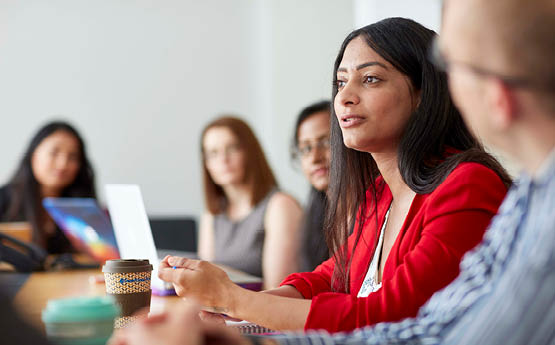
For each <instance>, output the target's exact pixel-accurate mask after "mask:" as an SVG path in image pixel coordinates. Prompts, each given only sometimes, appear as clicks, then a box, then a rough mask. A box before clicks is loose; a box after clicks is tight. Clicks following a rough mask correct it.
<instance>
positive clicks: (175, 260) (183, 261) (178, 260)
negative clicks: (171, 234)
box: [168, 256, 198, 269]
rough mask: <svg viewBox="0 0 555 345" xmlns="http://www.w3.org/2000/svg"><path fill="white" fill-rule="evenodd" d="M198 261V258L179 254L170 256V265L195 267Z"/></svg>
mask: <svg viewBox="0 0 555 345" xmlns="http://www.w3.org/2000/svg"><path fill="white" fill-rule="evenodd" d="M197 261H198V260H192V259H187V258H182V257H179V256H170V257H169V258H168V264H170V266H176V267H183V268H190V269H193V268H195V267H196V265H197Z"/></svg>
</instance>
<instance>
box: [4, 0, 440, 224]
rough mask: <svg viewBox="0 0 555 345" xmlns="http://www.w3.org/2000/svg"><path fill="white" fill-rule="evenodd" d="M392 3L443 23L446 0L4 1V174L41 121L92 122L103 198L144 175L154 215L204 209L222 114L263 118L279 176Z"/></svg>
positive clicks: (83, 125)
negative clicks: (308, 110) (205, 149)
mask: <svg viewBox="0 0 555 345" xmlns="http://www.w3.org/2000/svg"><path fill="white" fill-rule="evenodd" d="M389 16H404V17H410V18H413V19H416V20H417V21H419V22H421V23H422V24H424V25H426V26H428V27H430V28H432V29H435V30H437V29H438V28H439V18H440V1H439V0H437V1H436V0H421V1H411V0H389V1H375V0H342V1H337V0H203V1H192V0H156V1H154V0H49V1H42V0H26V1H16V0H13V1H12V0H0V118H1V119H2V121H1V124H0V128H1V132H0V133H1V134H0V184H3V183H5V182H7V180H8V179H9V178H10V176H11V174H12V173H13V171H14V169H15V167H16V165H17V163H18V161H19V159H20V157H21V155H22V154H23V150H24V149H25V147H26V145H27V144H28V142H29V140H30V138H31V136H32V135H33V133H34V132H35V131H36V130H37V128H38V127H39V126H41V125H42V124H43V123H45V122H46V121H48V120H51V119H65V120H68V121H70V122H72V123H73V124H74V125H75V126H76V127H77V128H78V129H79V130H80V131H81V133H82V134H83V136H84V138H85V140H86V143H87V145H88V147H87V148H88V153H89V156H90V158H91V160H92V162H93V164H94V167H95V170H96V173H97V187H98V191H99V193H100V198H101V201H103V185H104V184H106V183H137V184H139V185H140V186H141V188H142V190H143V196H144V199H145V204H146V208H147V211H148V213H149V214H151V215H157V216H164V215H193V216H197V215H199V214H200V212H201V210H202V209H203V198H202V190H201V175H200V173H201V168H200V155H199V152H200V146H199V134H200V131H201V129H202V127H203V126H204V125H205V124H206V123H207V122H208V121H210V120H211V119H213V118H214V117H216V116H217V115H219V114H224V113H225V114H237V115H239V116H241V117H242V118H244V119H246V120H247V121H248V122H249V123H250V124H251V126H252V127H253V128H254V130H255V131H256V133H257V135H258V137H259V139H260V141H261V142H262V145H263V147H264V149H265V152H266V154H267V156H268V158H269V160H270V163H271V165H272V167H273V169H274V172H275V173H276V175H277V178H278V180H279V183H280V185H281V187H282V189H284V190H285V191H287V192H290V193H292V194H293V195H294V196H296V197H297V198H298V199H299V200H301V201H304V199H305V196H306V193H307V192H308V183H307V182H305V180H304V179H303V177H302V175H301V172H300V171H298V170H295V168H294V167H293V165H292V164H291V163H290V161H289V144H290V141H291V136H292V133H291V131H292V128H293V125H294V121H295V118H296V116H297V113H298V112H299V110H300V109H301V108H302V107H303V106H305V105H307V104H308V103H311V102H313V101H316V100H319V99H323V98H328V97H330V93H331V72H332V64H333V60H334V58H335V55H336V53H337V50H338V49H339V45H340V43H341V42H342V40H343V38H344V37H345V36H346V35H347V34H348V33H349V32H350V31H351V30H353V29H354V28H357V27H360V26H363V25H366V24H369V23H371V22H374V21H376V20H379V19H382V18H385V17H389Z"/></svg>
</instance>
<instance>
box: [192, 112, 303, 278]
mask: <svg viewBox="0 0 555 345" xmlns="http://www.w3.org/2000/svg"><path fill="white" fill-rule="evenodd" d="M201 147H202V160H203V180H204V198H205V203H206V208H207V210H206V212H205V213H204V214H203V216H202V218H201V222H200V227H199V243H198V254H199V257H200V258H201V259H203V260H208V261H214V262H216V263H220V264H225V265H227V266H230V267H233V268H236V269H239V270H242V271H244V272H247V273H249V274H252V275H254V276H258V277H263V281H264V287H265V288H272V287H276V286H277V285H278V284H279V283H280V282H281V281H282V280H283V278H284V277H286V276H287V275H288V274H290V273H293V272H297V270H298V259H297V253H298V228H299V222H300V219H301V209H300V206H299V205H298V204H297V202H296V201H295V200H294V199H293V198H292V197H291V196H289V195H287V194H285V193H283V192H280V191H279V190H278V186H277V182H276V179H275V177H274V174H273V173H272V170H271V169H270V166H269V165H268V162H267V161H266V157H265V156H264V152H263V151H262V147H261V146H260V144H259V142H258V140H257V139H256V137H255V135H254V133H253V131H252V130H251V129H250V127H249V126H248V125H247V124H246V123H245V122H244V121H243V120H241V119H238V118H235V117H221V118H218V119H216V120H214V121H212V122H210V123H209V124H208V125H207V126H206V127H205V128H204V130H203V132H202V136H201Z"/></svg>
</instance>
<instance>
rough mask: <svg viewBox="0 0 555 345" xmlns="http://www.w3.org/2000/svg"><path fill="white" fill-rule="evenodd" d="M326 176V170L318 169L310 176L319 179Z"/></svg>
mask: <svg viewBox="0 0 555 345" xmlns="http://www.w3.org/2000/svg"><path fill="white" fill-rule="evenodd" d="M327 174H328V168H318V169H315V170H313V171H312V176H316V177H320V176H325V175H327Z"/></svg>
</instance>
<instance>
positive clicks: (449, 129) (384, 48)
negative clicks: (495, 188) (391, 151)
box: [326, 18, 511, 292]
mask: <svg viewBox="0 0 555 345" xmlns="http://www.w3.org/2000/svg"><path fill="white" fill-rule="evenodd" d="M435 35H436V34H435V32H434V31H432V30H429V29H427V28H425V27H424V26H422V25H420V24H418V23H416V22H415V21H413V20H410V19H405V18H388V19H384V20H382V21H379V22H377V23H374V24H371V25H368V26H365V27H363V28H360V29H358V30H355V31H353V32H351V33H350V34H349V35H348V36H347V38H345V40H344V41H343V44H342V45H341V48H340V50H339V53H338V55H337V58H336V60H335V64H334V70H333V86H332V99H335V96H336V95H337V92H338V90H337V69H338V67H339V65H340V63H341V60H342V59H343V54H344V52H345V48H346V47H347V45H348V44H349V42H351V40H353V39H354V38H356V37H361V38H363V39H364V41H365V42H366V43H367V44H368V46H369V47H370V48H371V49H372V50H374V51H375V52H376V53H378V54H379V55H380V56H381V57H383V58H384V59H385V60H387V61H388V62H389V63H390V64H391V65H393V66H394V67H395V68H396V69H397V70H398V71H400V72H401V73H403V74H404V75H406V76H408V77H409V79H410V81H411V83H412V86H413V87H414V89H415V90H419V91H420V103H419V105H418V106H417V108H416V109H415V110H414V112H413V114H412V115H411V117H410V119H409V121H408V123H407V125H406V128H405V130H404V133H403V136H402V139H401V142H400V144H399V147H398V150H397V153H398V165H399V171H400V173H401V176H402V178H403V180H404V182H405V183H406V184H407V185H408V186H409V187H410V188H411V189H412V190H413V191H414V192H416V193H418V194H426V193H430V192H432V191H433V190H434V189H435V188H436V187H437V186H438V185H439V184H440V183H441V182H442V181H443V180H444V179H445V178H446V177H447V176H448V175H449V174H450V173H451V171H452V170H453V169H454V168H455V167H456V166H457V165H458V164H459V163H461V162H477V163H480V164H483V165H484V166H486V167H489V168H491V169H492V170H494V171H495V172H496V173H497V174H498V175H499V176H500V178H501V179H502V180H503V182H504V183H505V184H506V185H507V186H508V185H510V183H511V180H510V177H509V176H508V174H507V173H506V171H505V170H504V169H503V167H502V166H501V165H500V164H499V163H498V162H497V161H496V160H495V158H493V157H492V156H490V155H489V154H488V153H486V152H485V151H484V149H483V147H482V145H481V144H480V142H479V141H478V140H477V139H476V138H475V137H474V136H473V135H472V134H471V132H470V130H469V129H468V128H467V127H466V125H465V123H464V122H463V119H462V117H461V115H460V113H459V112H458V110H457V109H456V108H455V106H454V104H453V102H452V100H451V97H450V96H449V91H448V86H447V78H446V75H445V73H442V72H440V71H439V70H437V69H436V68H435V67H434V65H433V64H432V63H431V62H429V61H428V58H427V57H428V54H427V50H428V47H429V46H430V45H431V43H432V40H433V38H434V36H435ZM330 141H331V169H330V186H329V189H328V197H329V203H330V205H335V207H330V208H328V211H327V212H326V229H327V230H326V233H327V238H326V240H327V243H328V246H329V248H330V250H331V251H332V252H333V253H334V256H335V259H336V265H335V271H334V278H333V284H332V288H333V290H335V291H341V292H348V291H349V271H350V262H349V260H348V259H347V258H348V248H347V246H346V245H343V244H346V243H347V237H348V235H349V229H350V226H351V225H352V223H353V222H354V220H355V219H358V226H357V228H356V229H355V230H354V232H355V236H356V237H355V246H354V247H353V249H352V252H354V248H355V247H356V245H357V244H358V241H359V240H360V236H361V234H362V228H363V224H364V220H365V219H366V217H370V216H371V215H372V212H373V213H374V215H375V221H376V228H378V224H377V223H378V217H377V212H376V205H377V200H378V199H379V198H380V193H381V191H382V189H383V184H382V185H377V184H376V178H377V177H378V176H379V174H380V172H379V171H378V168H377V165H376V162H375V161H374V159H373V158H372V156H371V155H370V154H369V153H366V152H359V151H356V150H353V149H349V148H347V147H346V146H345V145H344V144H343V135H342V133H341V128H340V127H339V123H338V121H337V118H336V114H335V110H334V109H332V114H331V137H330ZM367 198H370V199H371V200H367ZM368 201H370V203H369V205H371V206H370V207H371V208H372V210H369V209H367V208H366V207H367V202H368ZM376 237H377V236H376ZM375 246H376V243H374V247H375Z"/></svg>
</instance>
